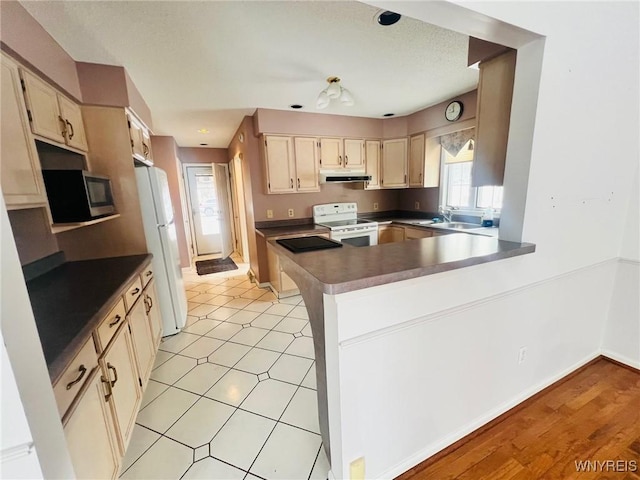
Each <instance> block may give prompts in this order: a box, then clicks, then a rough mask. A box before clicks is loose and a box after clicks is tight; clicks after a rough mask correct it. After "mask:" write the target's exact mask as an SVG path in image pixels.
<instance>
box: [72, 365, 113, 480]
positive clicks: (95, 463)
mask: <svg viewBox="0 0 640 480" xmlns="http://www.w3.org/2000/svg"><path fill="white" fill-rule="evenodd" d="M100 374H101V371H100V369H99V368H96V369H94V370H93V373H92V374H91V375H90V377H89V378H88V379H87V383H86V388H85V389H84V392H81V393H80V396H79V397H78V398H79V400H78V401H77V403H76V404H75V409H74V410H73V413H72V414H71V415H70V416H69V418H68V419H67V421H66V424H65V426H64V435H65V437H66V440H67V447H68V449H69V455H70V456H71V462H72V463H73V468H74V470H75V473H76V478H79V479H85V478H86V479H96V478H101V479H106V478H112V479H113V478H117V476H118V470H119V469H120V450H119V447H118V442H117V440H116V436H115V432H114V430H113V426H114V423H113V417H112V414H111V409H110V407H109V403H110V402H109V400H108V395H109V394H108V392H107V393H105V391H104V390H105V386H106V385H105V384H104V383H103V381H102V380H101V375H100ZM108 389H109V388H108V387H107V390H108Z"/></svg>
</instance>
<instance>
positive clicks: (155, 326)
mask: <svg viewBox="0 0 640 480" xmlns="http://www.w3.org/2000/svg"><path fill="white" fill-rule="evenodd" d="M157 299H158V291H157V290H156V284H155V280H151V282H150V283H149V284H148V285H147V287H146V288H145V289H144V303H146V309H147V317H148V322H149V327H150V330H151V338H152V339H153V352H154V353H153V354H154V357H155V355H156V353H157V350H158V345H160V339H161V338H162V313H160V306H159V304H158V300H157Z"/></svg>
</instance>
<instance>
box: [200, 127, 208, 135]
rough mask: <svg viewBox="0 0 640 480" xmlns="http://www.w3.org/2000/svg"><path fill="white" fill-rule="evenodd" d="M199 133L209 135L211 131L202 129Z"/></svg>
mask: <svg viewBox="0 0 640 480" xmlns="http://www.w3.org/2000/svg"><path fill="white" fill-rule="evenodd" d="M198 133H202V134H205V133H209V130H207V129H206V128H201V129H199V130H198Z"/></svg>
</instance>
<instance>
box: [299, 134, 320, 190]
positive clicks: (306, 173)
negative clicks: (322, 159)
mask: <svg viewBox="0 0 640 480" xmlns="http://www.w3.org/2000/svg"><path fill="white" fill-rule="evenodd" d="M316 144H317V139H316V138H315V137H313V138H309V137H295V138H294V156H295V161H294V162H295V170H296V185H295V187H296V191H298V192H319V191H320V184H319V183H318V148H317V146H316Z"/></svg>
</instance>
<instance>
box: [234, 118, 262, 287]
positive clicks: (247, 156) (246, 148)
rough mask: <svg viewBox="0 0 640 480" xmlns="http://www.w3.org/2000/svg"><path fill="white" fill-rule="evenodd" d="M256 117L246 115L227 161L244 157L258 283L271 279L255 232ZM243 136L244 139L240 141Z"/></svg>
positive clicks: (253, 267)
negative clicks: (254, 128)
mask: <svg viewBox="0 0 640 480" xmlns="http://www.w3.org/2000/svg"><path fill="white" fill-rule="evenodd" d="M253 127H254V118H253V117H248V116H247V117H244V119H243V120H242V123H241V124H240V127H238V130H237V131H236V133H235V134H234V135H233V138H232V140H231V143H229V147H228V151H227V155H228V157H227V161H229V160H231V159H233V158H235V157H236V156H241V158H242V181H243V186H244V203H245V207H246V219H247V236H248V238H247V241H248V243H249V263H250V267H251V271H252V272H253V273H254V275H255V276H256V280H257V281H258V283H263V282H267V281H268V280H269V279H268V277H269V272H268V266H267V264H266V261H267V255H266V251H264V252H262V251H260V252H259V251H258V238H261V237H258V236H257V235H256V232H255V213H254V198H253V183H254V182H253V178H252V175H254V174H255V172H256V171H257V169H258V168H259V166H260V159H259V147H258V146H259V142H258V138H257V137H256V136H255V135H254V130H253ZM240 136H242V138H243V141H242V142H241V141H240Z"/></svg>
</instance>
